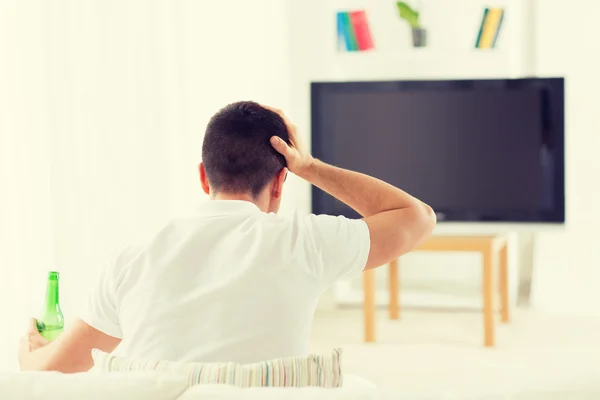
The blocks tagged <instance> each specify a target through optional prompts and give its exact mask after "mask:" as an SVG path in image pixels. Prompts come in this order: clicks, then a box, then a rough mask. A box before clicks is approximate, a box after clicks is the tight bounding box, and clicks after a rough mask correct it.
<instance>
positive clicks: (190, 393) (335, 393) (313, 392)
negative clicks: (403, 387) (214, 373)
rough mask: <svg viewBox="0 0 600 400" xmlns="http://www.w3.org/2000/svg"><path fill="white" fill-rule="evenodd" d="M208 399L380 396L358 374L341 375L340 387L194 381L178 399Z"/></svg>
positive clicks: (367, 399) (368, 399) (364, 399)
mask: <svg viewBox="0 0 600 400" xmlns="http://www.w3.org/2000/svg"><path fill="white" fill-rule="evenodd" d="M391 398H395V397H390V399H391ZM212 399H215V400H219V399H245V400H305V399H311V400H376V399H381V397H380V393H379V392H378V391H377V387H376V386H375V385H374V384H373V383H372V382H370V381H368V380H366V379H363V378H360V377H358V376H353V375H344V386H343V387H340V388H317V387H305V388H260V387H257V388H238V387H235V386H229V385H197V386H194V387H191V388H190V389H188V390H187V391H186V392H185V393H184V394H183V395H182V396H181V397H180V398H179V399H178V400H212Z"/></svg>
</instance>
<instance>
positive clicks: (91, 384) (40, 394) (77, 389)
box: [0, 372, 188, 400]
mask: <svg viewBox="0 0 600 400" xmlns="http://www.w3.org/2000/svg"><path fill="white" fill-rule="evenodd" d="M187 386H188V385H187V381H186V379H185V377H181V376H176V375H170V374H159V373H155V372H128V373H110V374H103V373H91V372H88V373H80V374H61V373H58V372H0V398H1V399H2V400H12V399H15V400H17V399H18V400H37V399H40V400H42V399H43V400H48V399H60V400H80V399H86V400H100V399H102V400H106V399H109V400H131V399H144V400H154V399H156V400H175V399H177V398H179V396H180V395H181V394H182V393H183V392H184V391H185V390H186V388H187Z"/></svg>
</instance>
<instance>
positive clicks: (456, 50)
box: [289, 0, 533, 307]
mask: <svg viewBox="0 0 600 400" xmlns="http://www.w3.org/2000/svg"><path fill="white" fill-rule="evenodd" d="M420 4H421V5H422V17H423V24H424V26H425V27H426V28H427V29H428V42H429V44H428V46H427V47H426V48H424V49H414V48H412V42H411V34H410V29H409V27H408V26H407V24H406V23H405V22H404V21H402V20H401V19H400V18H399V17H398V13H397V10H396V8H395V4H394V2H392V1H387V0H306V1H303V2H297V3H292V4H290V7H289V12H290V15H289V19H290V48H291V49H293V52H292V59H291V61H292V62H291V93H292V103H291V104H292V116H293V117H294V118H295V119H296V122H297V124H298V126H299V128H300V132H303V133H304V134H305V135H306V137H307V139H308V136H310V97H309V84H310V82H311V81H331V80H334V81H335V80H337V81H347V80H385V79H391V80H396V79H457V78H466V79H468V78H484V77H490V78H493V77H502V78H504V77H520V76H526V75H531V74H532V73H533V65H532V57H531V54H532V40H531V39H532V35H531V30H532V26H531V22H530V20H531V18H532V10H531V3H526V4H525V3H524V2H522V1H520V0H500V1H497V2H496V3H495V5H498V6H504V7H506V9H507V18H506V20H505V22H504V25H503V30H502V33H501V36H500V40H499V43H498V48H497V49H496V50H494V51H476V50H474V49H473V47H474V44H475V39H476V35H477V30H478V27H479V24H480V21H481V16H482V13H483V8H484V7H485V6H487V5H488V3H487V2H486V1H484V0H457V1H452V2H447V1H443V0H423V1H420ZM352 9H365V10H366V11H367V16H368V19H369V22H370V26H371V30H372V33H373V36H374V41H375V46H376V49H375V50H374V51H373V52H369V53H351V54H348V53H341V54H340V53H337V52H336V35H335V28H336V26H335V22H336V19H335V13H336V11H339V10H352ZM302 194H303V197H301V198H300V200H301V201H300V202H299V203H298V205H299V208H300V209H301V210H306V211H309V210H310V201H309V199H310V196H309V194H310V189H309V188H308V186H307V185H306V186H302ZM513 229H514V228H510V227H509V228H508V229H507V228H506V227H490V226H486V227H481V226H475V225H471V224H466V225H462V226H448V225H445V226H443V227H442V226H440V227H439V232H441V233H445V234H452V233H454V234H489V233H494V232H500V231H502V232H504V231H506V230H509V231H511V230H513ZM530 236H531V235H530V234H528V233H524V234H519V235H512V237H511V244H512V246H511V250H510V253H511V254H510V269H511V280H512V282H513V284H512V287H511V288H512V293H513V299H514V301H516V293H517V287H518V286H519V285H518V281H519V277H520V276H519V275H520V271H519V270H518V269H519V268H518V266H519V263H520V261H521V260H525V261H527V260H528V253H529V252H530V246H529V244H528V243H529V241H530ZM523 275H524V276H523V278H524V279H523V280H527V279H528V277H529V275H530V274H529V273H528V271H525V274H523ZM401 278H402V288H403V294H408V293H409V292H410V291H418V292H419V294H418V296H408V297H406V298H404V299H403V300H404V304H408V305H410V304H413V305H427V304H428V305H434V306H436V307H443V306H444V305H448V306H450V307H456V306H466V307H479V306H480V304H481V296H480V286H481V260H480V257H479V256H477V255H475V254H453V255H448V254H422V253H415V254H410V255H407V256H406V257H403V259H402V260H401ZM377 280H378V284H379V287H380V288H381V289H383V290H382V291H381V297H382V299H385V293H383V292H384V291H385V288H387V271H386V269H384V268H382V269H379V270H378V271H377ZM345 289H348V286H346V285H343V288H342V289H340V291H339V292H338V293H346V292H348V291H346V290H345ZM349 290H350V292H351V293H349V292H348V296H340V298H343V300H345V299H347V300H348V301H349V302H356V301H360V300H361V292H362V289H361V282H360V277H356V278H355V279H354V280H353V281H352V283H351V285H350V289H349ZM423 292H424V293H425V295H424V296H422V295H421V294H422V293H423ZM438 294H442V295H444V294H445V295H447V296H442V297H440V296H438ZM334 297H335V296H334V295H333V294H332V293H329V295H328V296H326V297H325V299H324V301H323V302H322V304H321V305H322V306H323V307H333V306H334V305H335V298H334Z"/></svg>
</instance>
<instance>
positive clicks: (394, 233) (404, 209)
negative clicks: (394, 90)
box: [271, 109, 436, 269]
mask: <svg viewBox="0 0 600 400" xmlns="http://www.w3.org/2000/svg"><path fill="white" fill-rule="evenodd" d="M271 110H272V111H274V112H277V113H278V114H279V115H280V116H281V117H282V118H283V119H284V121H285V122H286V124H287V126H288V131H289V135H290V142H291V145H289V146H288V144H287V143H285V142H284V141H283V140H281V139H279V138H278V137H273V138H272V139H271V144H272V145H273V147H274V148H275V150H277V151H278V152H279V153H281V154H282V155H283V156H284V157H285V158H286V161H287V167H288V169H289V170H290V171H291V172H293V173H294V174H296V175H298V176H299V177H301V178H303V179H305V180H306V181H308V182H309V183H311V184H313V185H315V186H317V187H318V188H320V189H322V190H323V191H325V192H327V193H329V194H330V195H332V196H333V197H335V198H337V199H338V200H340V201H342V202H343V203H345V204H347V205H348V206H350V207H352V208H353V209H354V210H356V211H357V212H358V213H359V214H361V215H362V216H363V217H364V218H363V219H364V221H365V222H366V223H367V225H368V227H369V233H370V237H371V247H370V251H369V257H368V260H367V265H366V267H365V269H370V268H375V267H378V266H380V265H384V264H387V263H389V262H390V261H392V260H394V259H396V258H398V257H399V256H401V255H402V254H405V253H408V252H410V251H411V250H413V249H415V248H416V247H417V246H419V245H420V244H421V243H422V242H424V241H425V240H426V239H427V238H428V237H429V235H430V234H431V232H432V231H433V228H434V227H435V224H436V218H435V213H434V212H433V210H432V209H431V207H429V206H428V205H426V204H425V203H423V202H421V201H420V200H418V199H417V198H415V197H413V196H411V195H409V194H408V193H406V192H404V191H402V190H400V189H398V188H396V187H394V186H392V185H390V184H388V183H385V182H383V181H381V180H379V179H376V178H373V177H371V176H368V175H364V174H360V173H358V172H353V171H349V170H345V169H342V168H337V167H334V166H332V165H329V164H326V163H324V162H321V161H319V160H316V159H314V158H313V157H312V156H311V155H310V153H309V152H308V150H307V149H306V148H305V147H304V145H303V143H302V142H301V141H300V140H299V138H298V136H297V134H296V128H295V126H294V125H293V124H291V123H290V122H289V121H288V120H287V118H286V117H285V116H284V115H283V113H282V112H281V111H279V110H275V109H271Z"/></svg>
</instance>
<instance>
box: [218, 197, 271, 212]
mask: <svg viewBox="0 0 600 400" xmlns="http://www.w3.org/2000/svg"><path fill="white" fill-rule="evenodd" d="M211 200H239V201H247V202H250V203H252V204H255V205H256V206H257V207H258V208H259V209H260V210H261V211H264V212H267V210H266V209H267V208H268V206H266V205H265V204H262V203H264V202H262V201H261V200H260V198H258V199H255V198H253V197H252V196H250V195H247V194H228V193H217V194H215V195H214V196H212V197H211Z"/></svg>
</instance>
